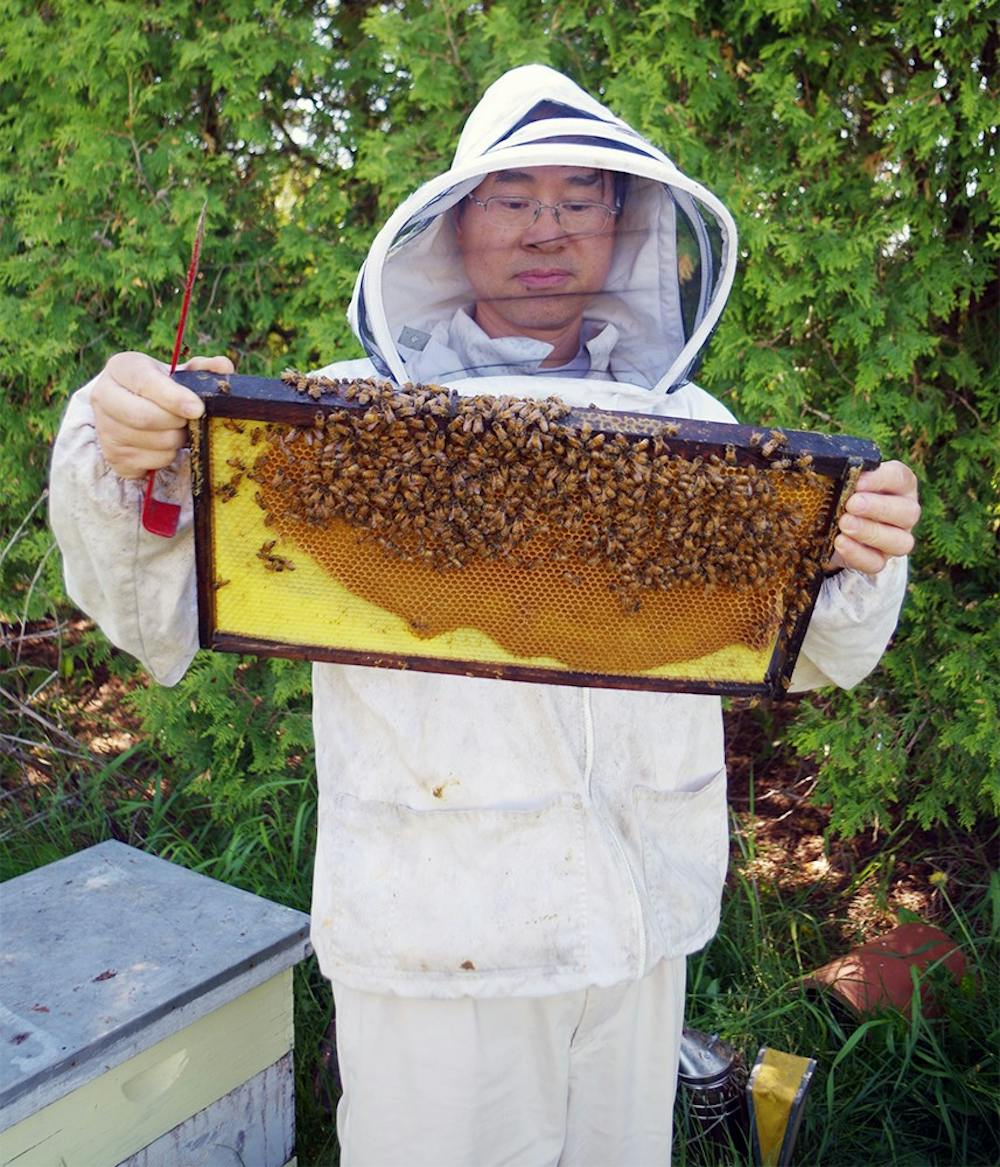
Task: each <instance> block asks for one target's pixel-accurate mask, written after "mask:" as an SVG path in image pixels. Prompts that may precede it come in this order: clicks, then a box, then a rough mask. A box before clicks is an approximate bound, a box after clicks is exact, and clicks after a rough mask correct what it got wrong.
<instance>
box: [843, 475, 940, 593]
mask: <svg viewBox="0 0 1000 1167" xmlns="http://www.w3.org/2000/svg"><path fill="white" fill-rule="evenodd" d="M919 518H920V503H919V502H918V501H917V476H916V475H915V474H914V473H913V471H912V470H911V469H910V468H909V467H908V466H904V465H903V463H902V462H883V463H882V465H881V466H879V467H878V468H877V469H875V470H866V471H865V472H864V473H863V474H860V475H859V476H858V485H857V488H856V490H855V492H854V494H852V495H851V497H850V498H849V499H848V500H847V505H846V507H845V509H844V513H843V514H842V515H841V516H840V524H839V526H840V532H839V534H838V535H837V537H836V539H834V541H833V548H834V550H833V555H832V556H831V557H830V561H829V563H827V564H826V567H827V570H836V569H837V568H840V567H853V568H854V569H855V570H856V571H863V572H866V573H867V574H868V575H875V574H876V573H877V572H880V571H881V570H882V568H883V567H885V565H886V563H887V562H888V561H889V560H890V559H891V558H892V557H893V556H897V555H909V553H910V552H911V551H912V550H913V535H912V534H911V531H912V530H913V527H914V526H915V524H916V522H917V519H919Z"/></svg>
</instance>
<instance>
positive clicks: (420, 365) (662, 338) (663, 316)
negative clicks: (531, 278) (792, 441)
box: [349, 65, 736, 392]
mask: <svg viewBox="0 0 1000 1167" xmlns="http://www.w3.org/2000/svg"><path fill="white" fill-rule="evenodd" d="M542 103H544V110H542V111H538V109H537V107H538V106H539V105H540V104H542ZM553 106H555V107H558V108H556V109H553V108H552V107H553ZM539 112H541V113H542V116H539ZM553 165H571V166H587V167H594V168H598V169H603V170H610V171H615V172H617V173H619V174H625V175H629V176H630V177H629V179H628V187H627V194H626V198H625V205H624V208H623V211H622V214H621V216H620V217H619V220H618V224H617V227H616V241H615V257H614V260H613V263H612V267H611V271H610V273H609V276H608V279H607V284H606V287H605V289H604V290H603V291H602V292H601V293H600V294H598V295H597V296H596V297H595V298H594V300H593V301H592V303H591V304H590V305H589V306H588V308H587V311H586V313H585V315H586V319H587V320H588V321H590V322H592V323H593V324H595V325H597V326H601V325H604V324H611V325H614V328H615V329H616V330H617V337H616V339H615V344H614V350H613V352H612V354H611V358H610V361H609V362H608V364H607V368H606V369H602V370H599V371H598V372H597V373H596V375H598V376H602V377H605V378H608V379H614V380H617V381H620V382H627V383H631V384H634V385H639V386H642V387H643V388H647V389H652V388H656V389H659V390H660V391H661V392H670V391H671V390H673V389H675V388H677V387H678V386H680V385H682V384H684V383H685V382H686V381H688V380H689V379H690V377H691V374H692V371H693V369H694V367H695V365H696V364H697V362H698V360H699V358H700V354H701V352H702V350H703V349H704V347H705V345H706V343H707V342H708V339H709V337H710V335H711V333H712V330H713V329H714V327H715V325H716V324H717V323H718V320H719V316H720V315H721V313H722V309H723V308H724V306H725V303H726V299H727V297H728V295H729V292H730V289H731V287H732V282H733V275H734V272H735V265H736V226H735V224H734V222H733V220H732V217H731V216H730V214H729V212H728V211H727V210H726V208H725V207H724V206H723V205H722V203H721V202H719V200H718V199H717V198H716V197H715V196H714V195H713V194H712V193H711V192H710V191H708V190H706V189H705V188H704V187H703V186H701V185H700V184H699V183H697V182H695V181H693V180H692V179H690V178H687V177H686V176H685V175H683V174H682V173H681V172H680V171H679V170H678V169H677V167H676V166H675V165H674V164H673V163H672V162H671V161H670V159H669V158H668V157H667V156H666V155H665V154H664V153H663V152H662V151H660V150H658V149H657V148H656V147H655V146H653V145H651V144H650V143H649V142H647V141H646V140H645V139H644V138H642V137H641V136H640V135H639V134H638V133H636V131H635V130H633V129H632V128H631V127H630V126H628V125H626V123H625V122H623V121H622V120H621V119H620V118H618V117H616V116H615V115H614V114H612V113H611V112H610V111H609V110H607V109H606V108H605V107H604V106H603V105H601V104H600V102H598V101H596V100H595V99H594V98H592V97H591V96H589V95H588V94H587V93H585V92H584V91H583V90H582V89H581V88H580V87H579V86H578V85H576V84H575V83H574V82H572V81H570V80H569V79H568V78H567V77H564V76H563V75H562V74H561V73H557V72H556V71H555V70H553V69H549V68H547V67H545V66H543V65H525V66H522V67H520V68H517V69H512V70H510V72H508V73H505V74H504V75H503V76H502V77H500V78H499V80H497V81H496V82H494V83H493V84H492V85H491V86H490V87H489V88H488V89H487V90H486V93H485V94H484V95H483V98H482V100H481V101H480V102H479V104H478V105H477V106H476V108H475V109H474V110H473V111H472V113H471V114H470V115H469V119H468V121H467V122H466V124H465V129H464V130H463V132H462V136H461V138H460V140H459V143H458V149H457V150H456V151H455V158H454V161H453V163H452V166H451V168H450V169H449V170H448V171H446V172H445V173H444V174H441V175H439V176H438V177H437V178H433V179H431V180H430V181H429V182H425V183H424V184H423V186H421V187H420V188H419V189H418V190H416V191H415V192H414V193H413V194H412V195H410V197H409V198H408V199H406V201H405V202H404V203H403V204H402V205H401V206H400V207H399V208H398V210H397V211H396V212H395V213H394V214H393V215H392V216H391V217H390V219H389V220H388V222H387V223H386V224H385V226H384V227H383V228H382V230H381V231H380V232H379V233H378V235H377V236H376V238H375V241H374V243H373V244H372V247H371V250H370V252H369V254H368V258H367V260H366V261H365V263H364V265H363V267H362V269H361V271H360V273H359V275H358V279H357V283H356V285H355V289H354V296H353V298H352V300H351V307H350V313H349V317H350V321H351V325H352V327H353V328H354V331H355V332H356V334H357V335H358V337H359V338H360V340H361V342H362V343H363V344H364V346H365V349H366V350H367V352H368V355H369V356H370V357H371V359H372V361H373V362H374V363H375V366H376V367H377V368H378V369H379V371H380V372H381V373H382V374H383V375H385V376H388V377H392V378H393V379H395V380H396V381H399V382H405V381H408V380H425V381H426V380H431V379H436V380H448V381H454V380H456V379H461V378H463V377H467V376H474V375H476V371H475V370H474V369H471V368H468V369H463V368H461V367H458V368H455V367H451V368H450V367H448V365H449V363H453V361H454V353H453V352H449V351H448V349H447V347H446V346H445V345H442V344H440V343H439V341H438V340H437V339H436V340H435V341H431V334H432V333H434V330H435V328H436V329H437V333H435V337H436V338H440V337H441V335H442V332H443V330H444V329H446V328H447V327H448V326H449V324H450V322H451V321H452V319H453V317H454V316H455V313H456V312H457V310H458V309H460V308H463V307H469V306H471V304H472V302H473V293H472V289H471V287H470V285H469V283H468V280H467V278H466V275H465V271H464V269H463V266H462V260H461V255H460V253H459V250H458V242H457V238H456V235H455V230H454V226H453V224H452V218H451V216H450V215H447V214H445V212H446V211H448V210H449V209H450V208H451V207H453V206H455V204H456V203H458V202H459V201H460V200H461V199H462V198H464V197H465V195H467V194H468V193H469V192H470V191H472V190H474V189H475V188H476V186H478V185H479V183H480V182H481V181H482V179H483V177H484V176H485V175H487V174H489V173H491V172H492V171H497V170H509V169H515V168H525V167H529V166H553ZM611 335H614V334H611ZM425 352H426V356H425ZM431 354H434V356H433V357H432V355H431ZM437 354H440V356H438V355H437ZM537 363H538V362H537V360H536V361H534V362H529V364H528V365H527V366H526V367H525V369H524V371H525V372H527V371H530V368H531V367H532V364H535V365H536V364H537Z"/></svg>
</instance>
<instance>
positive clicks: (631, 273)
mask: <svg viewBox="0 0 1000 1167" xmlns="http://www.w3.org/2000/svg"><path fill="white" fill-rule="evenodd" d="M715 240H720V241H721V245H722V251H721V255H716V248H715V246H714V243H713V241H715ZM735 242H736V241H735V231H734V227H733V223H732V219H731V218H730V216H729V215H728V212H727V211H726V210H725V208H724V207H723V206H722V205H721V203H719V201H718V200H717V199H716V198H715V197H714V196H713V195H711V193H710V192H708V191H706V190H705V189H704V188H702V187H701V186H700V185H699V184H698V183H696V182H694V181H693V180H691V179H689V178H687V177H686V176H684V175H682V174H681V173H680V172H679V171H677V169H676V168H675V167H674V166H673V165H672V163H670V161H669V160H668V159H667V158H666V157H665V156H664V155H663V154H662V153H661V152H660V151H659V150H657V149H656V148H655V147H653V146H651V145H650V144H649V143H648V142H645V141H644V140H643V139H642V138H641V137H639V135H637V134H636V133H635V132H634V131H633V130H631V129H630V128H629V127H628V126H627V125H625V124H624V123H623V122H621V121H620V120H619V119H617V118H616V117H614V115H612V114H611V113H609V112H608V111H607V110H606V109H605V108H604V107H603V106H601V105H600V104H599V103H598V102H596V101H595V100H594V99H593V98H591V97H589V96H588V95H587V94H585V93H584V92H583V91H582V90H580V89H579V88H578V87H577V86H575V85H574V84H573V83H572V82H570V81H569V80H567V79H566V78H564V77H562V76H561V75H559V74H558V73H554V72H552V71H551V70H549V69H545V68H542V67H540V66H528V67H525V68H521V69H515V70H513V71H512V72H510V73H508V74H506V75H505V76H504V77H502V78H501V79H500V80H499V81H497V82H496V83H495V84H494V85H493V86H492V87H491V88H490V89H489V90H488V91H487V93H486V94H485V95H484V97H483V99H482V101H481V102H480V104H479V105H478V106H477V107H476V109H475V110H474V111H473V113H472V115H471V116H470V118H469V120H468V122H467V124H466V127H465V129H464V131H463V134H462V137H461V140H460V142H459V146H458V150H457V152H456V156H455V160H454V163H453V165H452V167H451V168H450V170H449V171H448V172H446V173H445V174H442V175H440V176H438V177H437V178H434V179H432V180H430V181H429V182H427V183H425V184H424V185H423V186H422V187H421V188H420V189H419V190H418V191H417V192H415V194H414V195H412V196H411V197H410V198H409V199H407V200H406V202H405V203H404V204H403V205H402V206H401V207H400V208H399V209H398V210H397V211H396V212H395V213H394V214H393V215H392V216H391V218H390V219H389V221H388V223H387V224H386V225H385V227H384V228H383V229H382V231H380V232H379V234H378V236H377V238H376V239H375V241H374V242H373V244H372V248H371V251H370V252H369V255H368V258H367V260H366V262H365V265H364V267H363V268H362V271H361V273H360V275H359V277H358V282H357V286H356V289H355V294H354V298H353V300H352V304H351V310H350V316H351V320H352V323H353V324H354V327H355V329H356V331H357V333H358V335H359V337H360V338H361V340H362V342H363V343H364V346H365V348H366V351H367V352H368V354H369V357H368V359H367V360H362V361H350V362H341V363H339V364H337V365H333V366H328V367H327V368H326V369H324V370H322V372H324V373H326V374H328V375H332V376H341V377H342V376H351V375H359V376H367V375H371V374H372V372H375V373H377V374H380V375H382V376H386V377H391V378H393V379H394V380H396V381H397V382H399V383H403V382H405V381H408V380H412V381H435V382H438V383H441V382H443V383H446V384H449V385H451V386H452V387H454V388H455V389H457V390H458V391H459V392H462V393H470V394H471V393H478V392H505V393H513V394H516V395H522V396H538V397H544V396H548V395H550V394H552V393H557V394H558V395H559V396H560V397H562V398H563V399H564V400H566V401H567V402H569V403H570V404H583V405H587V404H590V403H591V402H597V403H599V404H600V405H602V407H605V408H611V409H632V410H637V411H640V412H646V413H659V414H661V415H663V416H664V417H696V418H701V419H706V420H715V421H725V420H731V415H730V414H729V413H728V411H727V410H726V409H725V408H724V407H723V406H722V405H721V404H720V403H718V402H717V401H715V400H714V399H713V398H711V397H710V396H709V395H708V394H706V393H705V392H704V391H703V390H701V389H699V388H698V387H697V386H696V385H694V384H693V383H692V382H691V380H690V373H691V370H692V368H693V366H694V363H695V362H696V360H697V359H698V356H699V353H700V351H701V349H702V348H703V346H704V344H705V342H706V341H707V338H708V336H709V334H710V332H711V330H712V328H713V327H714V325H715V323H716V322H717V320H718V317H719V314H720V313H721V311H722V307H723V305H724V303H725V299H726V296H727V294H728V291H729V288H730V286H731V284H732V278H733V270H734V264H735V254H736V250H735ZM188 367H191V368H209V369H213V370H215V371H216V372H219V373H225V372H229V371H231V370H232V366H231V364H230V363H229V361H228V360H227V359H226V358H224V357H214V358H199V359H196V360H195V361H192V362H190V364H189V366H188ZM200 412H201V404H200V402H199V401H198V400H197V399H196V398H195V397H194V395H192V394H189V393H187V392H186V391H185V390H184V389H182V388H181V387H180V386H178V385H176V384H174V383H173V382H172V381H171V380H170V379H169V378H168V377H166V375H165V367H164V366H163V364H162V363H160V362H157V361H154V360H153V359H151V358H149V357H146V356H143V355H142V354H136V353H125V354H118V355H117V356H114V357H112V358H111V359H110V360H109V361H108V364H107V366H106V367H105V369H104V370H103V372H102V373H101V374H100V375H99V376H98V377H97V378H96V379H95V380H94V381H93V382H92V383H91V384H90V385H88V386H85V387H84V388H83V389H82V390H81V391H80V392H79V393H78V394H76V395H75V396H74V398H73V400H72V401H71V404H70V406H69V409H68V411H67V416H66V419H65V421H64V424H63V427H62V430H61V432H60V436H59V439H58V442H57V446H56V450H55V456H54V461H53V476H52V522H53V526H54V528H55V530H56V533H57V535H58V538H59V540H60V543H61V545H62V547H63V551H64V556H65V563H66V577H67V586H68V589H69V591H70V594H71V595H73V596H74V597H75V598H76V599H77V601H78V602H79V603H80V604H81V606H82V607H84V608H85V609H86V610H87V611H89V612H91V613H92V614H93V615H94V616H95V617H96V618H97V619H98V620H99V621H100V623H101V624H102V626H103V627H104V628H105V630H106V631H107V632H108V634H109V636H110V637H111V638H112V640H114V641H115V642H116V643H117V644H119V645H121V646H122V647H124V648H126V649H128V650H129V651H130V652H133V653H135V654H136V655H137V656H139V657H140V658H141V659H142V660H143V661H144V662H145V663H146V665H147V667H148V668H149V669H150V671H151V672H152V673H153V675H154V676H155V677H156V678H157V679H158V680H160V681H162V682H163V683H165V684H172V683H174V682H175V681H176V680H177V679H178V678H179V677H180V676H181V675H182V674H183V672H184V670H185V669H186V668H187V666H188V664H189V663H190V660H191V657H192V656H193V654H194V652H195V650H196V647H197V642H196V636H197V633H196V618H195V591H194V566H193V551H192V535H191V531H190V511H191V506H190V491H189V486H188V468H187V461H186V457H185V455H184V453H183V452H179V451H180V447H181V446H182V443H183V441H184V438H185V431H184V428H183V427H184V423H185V421H186V419H188V418H192V417H195V416H197V415H198V414H199V413H200ZM149 469H157V470H161V471H164V473H162V474H161V476H160V478H161V482H162V484H163V488H165V489H166V490H168V491H169V492H171V493H172V496H173V497H174V498H175V499H176V500H177V501H179V502H181V503H182V504H183V506H184V512H183V515H182V529H181V531H180V533H179V534H178V536H177V538H176V539H174V540H169V541H167V540H162V539H158V538H157V537H155V536H150V535H147V534H146V533H144V532H143V531H141V529H139V526H138V521H137V514H138V505H139V498H140V495H141V484H140V480H141V477H142V476H143V475H144V474H145V472H146V471H147V470H149ZM918 513H919V507H918V505H917V502H916V485H915V480H914V478H913V475H912V474H911V473H910V472H909V471H908V470H907V469H906V468H905V467H903V466H901V465H900V464H899V463H887V464H885V465H883V466H882V467H880V468H879V469H878V470H875V471H872V472H870V473H868V474H865V475H863V476H862V477H861V479H860V481H859V488H858V492H857V493H856V494H855V495H854V497H853V498H852V500H851V502H850V504H849V507H848V511H847V513H846V514H845V516H844V519H843V520H842V524H841V528H842V529H841V534H840V535H838V537H837V542H836V553H835V555H834V559H833V561H832V563H831V564H830V565H829V566H830V568H831V576H830V578H829V579H828V580H827V581H826V583H825V584H824V587H823V591H822V594H821V596H820V598H819V601H818V603H817V606H816V610H815V614H814V617H813V619H812V622H811V625H810V629H809V632H808V634H807V637H806V640H805V643H804V646H803V651H802V655H801V657H800V662H799V666H798V668H797V670H796V673H795V677H794V680H793V685H794V686H795V687H796V688H803V687H807V686H810V685H818V684H828V683H837V684H841V685H852V684H855V683H857V681H859V680H860V679H861V678H862V677H863V676H864V675H865V674H866V673H867V672H868V671H869V670H870V669H871V668H872V667H874V665H875V664H876V662H877V660H878V658H879V656H880V654H881V653H882V651H883V649H884V647H885V644H886V642H887V640H888V637H889V636H890V635H891V632H892V629H893V627H894V625H895V621H896V617H897V614H898V609H899V605H900V602H901V599H902V593H903V587H904V583H905V562H904V560H903V559H902V558H901V557H902V556H905V555H906V554H907V553H908V551H909V550H910V548H911V546H912V542H913V541H912V536H911V535H910V529H911V528H912V526H913V524H914V523H915V521H916V518H917V515H918ZM313 685H314V694H315V703H314V709H315V712H314V723H315V736H316V751H317V752H316V761H317V772H318V776H319V786H320V809H319V839H318V847H317V856H316V868H315V877H314V888H313V892H314V894H313V910H312V916H313V924H312V938H313V944H314V946H315V949H316V952H317V955H318V957H319V961H320V965H321V967H322V969H323V971H324V973H325V974H326V975H327V976H329V977H330V979H331V980H332V982H333V985H334V996H335V1001H336V1007H337V1021H338V1026H337V1028H338V1050H339V1056H340V1065H341V1073H342V1077H343V1081H344V1096H343V1099H342V1101H341V1103H340V1106H339V1108H338V1115H337V1123H338V1134H339V1137H340V1141H341V1146H342V1162H343V1163H344V1164H345V1167H354V1165H356V1164H362V1165H368V1167H392V1165H394V1164H403V1163H405V1164H420V1163H428V1164H434V1165H435V1167H447V1165H454V1167H488V1165H490V1164H494V1163H496V1164H500V1163H503V1164H526V1165H527V1164H530V1165H532V1167H541V1165H543V1164H557V1163H559V1164H563V1165H571V1164H595V1165H598V1164H599V1165H602V1167H604V1165H607V1164H616V1165H627V1164H635V1165H646V1164H649V1165H654V1164H656V1165H662V1164H664V1163H666V1162H668V1161H669V1154H670V1136H671V1109H672V1103H673V1095H674V1087H675V1082H676V1074H677V1053H678V1043H679V1038H680V1027H681V1019H682V1014H683V995H684V966H685V957H686V955H687V954H688V953H690V952H693V951H695V950H696V949H697V948H699V947H701V946H702V945H703V944H704V943H706V942H707V940H708V939H709V938H710V937H711V935H712V933H713V932H714V930H715V927H716V925H717V922H718V911H719V900H720V894H721V888H722V881H723V877H724V873H725V867H726V858H727V820H726V807H725V771H724V753H723V741H722V719H721V710H720V705H719V701H718V700H717V699H716V698H713V697H706V696H697V695H686V694H657V693H626V692H620V691H606V690H590V689H573V688H569V687H560V686H544V685H534V684H519V683H511V682H502V681H491V680H485V679H471V678H465V677H455V676H441V675H434V674H416V673H411V672H394V671H390V670H380V669H365V668H358V667H347V666H336V665H328V664H319V665H316V666H314V672H313Z"/></svg>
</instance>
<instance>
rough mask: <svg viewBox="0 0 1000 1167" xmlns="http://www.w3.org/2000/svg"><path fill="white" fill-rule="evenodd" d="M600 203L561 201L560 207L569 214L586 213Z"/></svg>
mask: <svg viewBox="0 0 1000 1167" xmlns="http://www.w3.org/2000/svg"><path fill="white" fill-rule="evenodd" d="M598 205H599V204H598V203H560V204H559V209H560V210H561V211H563V212H565V214H567V215H586V214H588V213H589V212H590V211H592V210H593V209H594V208H595V207H596V206H598Z"/></svg>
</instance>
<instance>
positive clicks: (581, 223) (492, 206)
mask: <svg viewBox="0 0 1000 1167" xmlns="http://www.w3.org/2000/svg"><path fill="white" fill-rule="evenodd" d="M465 197H466V198H467V199H468V200H469V201H470V202H473V203H475V204H476V206H477V207H482V208H483V210H484V211H485V212H486V213H487V214H488V215H489V216H490V218H491V219H492V220H494V221H495V222H496V223H497V224H498V225H499V226H501V227H509V228H512V229H513V228H517V229H518V230H521V231H525V230H527V229H528V228H529V227H530V226H532V225H533V224H534V223H537V222H538V216H539V215H540V214H541V213H542V211H551V212H552V214H553V215H554V216H555V220H556V222H557V223H558V224H559V226H560V227H562V229H563V230H564V231H565V232H566V234H567V235H597V234H599V233H600V232H601V231H603V230H604V228H605V227H606V226H607V225H608V220H609V219H613V218H614V217H615V216H616V215H617V214H618V212H617V211H615V210H612V208H611V207H607V206H605V205H604V203H591V202H587V201H586V200H580V199H571V200H569V201H567V202H564V203H543V202H541V201H540V200H539V199H529V198H521V197H514V196H511V195H493V196H491V197H490V198H488V199H486V200H485V201H484V200H483V199H477V198H476V196H475V195H473V194H470V195H466V196H465Z"/></svg>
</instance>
